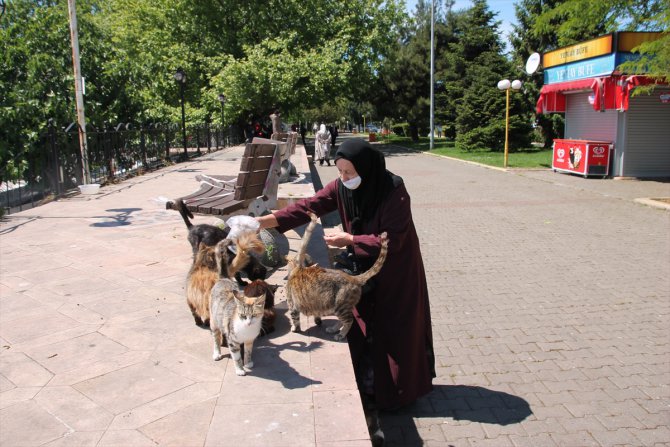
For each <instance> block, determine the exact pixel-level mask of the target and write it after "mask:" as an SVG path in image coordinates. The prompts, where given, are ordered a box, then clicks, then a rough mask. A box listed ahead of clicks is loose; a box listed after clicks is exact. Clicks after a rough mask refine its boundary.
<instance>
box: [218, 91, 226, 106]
mask: <svg viewBox="0 0 670 447" xmlns="http://www.w3.org/2000/svg"><path fill="white" fill-rule="evenodd" d="M219 101H220V102H221V104H225V103H226V95H224V94H223V93H220V94H219Z"/></svg>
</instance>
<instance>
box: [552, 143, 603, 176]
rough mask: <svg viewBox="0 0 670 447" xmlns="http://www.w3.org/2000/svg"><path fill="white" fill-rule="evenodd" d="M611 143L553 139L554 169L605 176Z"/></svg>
mask: <svg viewBox="0 0 670 447" xmlns="http://www.w3.org/2000/svg"><path fill="white" fill-rule="evenodd" d="M612 146H613V145H612V143H610V142H605V141H589V140H559V139H556V140H554V157H553V161H552V163H551V167H552V168H553V170H554V171H561V172H571V173H575V174H581V175H583V176H584V177H587V176H589V175H598V176H602V177H607V174H608V172H609V164H610V153H611V152H612Z"/></svg>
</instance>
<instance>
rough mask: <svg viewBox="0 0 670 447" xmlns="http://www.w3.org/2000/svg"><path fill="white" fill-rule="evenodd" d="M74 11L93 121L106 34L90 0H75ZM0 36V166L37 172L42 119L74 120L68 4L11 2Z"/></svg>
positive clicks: (1, 175)
mask: <svg viewBox="0 0 670 447" xmlns="http://www.w3.org/2000/svg"><path fill="white" fill-rule="evenodd" d="M77 10H78V16H79V37H80V47H81V56H82V73H83V74H84V76H85V77H86V81H87V82H86V87H87V89H86V104H87V115H88V117H89V118H91V119H92V120H93V121H95V120H96V119H98V118H99V116H98V115H97V112H98V110H99V109H98V108H97V107H96V106H97V105H98V104H103V102H104V101H103V95H101V91H100V89H99V88H98V86H99V85H105V81H104V79H103V78H104V76H103V75H102V74H100V73H99V70H98V67H99V66H104V64H105V61H106V55H107V54H108V51H107V50H108V47H107V46H106V44H105V42H106V41H107V39H106V38H105V36H104V34H103V33H102V32H101V30H100V29H99V28H98V27H97V26H96V23H95V19H94V16H95V14H97V13H98V10H97V9H96V8H95V6H94V3H93V2H92V1H89V0H81V1H79V2H78V7H77ZM0 41H2V42H3V45H2V48H1V49H0V51H1V53H0V54H1V57H2V60H3V64H2V65H1V66H0V67H1V68H0V74H1V75H0V166H2V167H3V168H2V169H3V170H4V168H5V167H7V166H14V167H16V166H23V167H24V168H26V169H27V168H31V170H33V171H36V170H37V167H38V166H39V165H40V164H43V163H45V158H46V154H39V153H35V150H34V145H35V144H36V143H37V142H38V140H39V138H40V134H41V133H42V132H44V131H45V129H46V126H47V121H49V120H52V122H54V123H55V124H56V125H59V126H63V127H65V126H67V125H68V123H71V122H75V121H76V111H75V101H74V80H73V79H74V77H73V73H72V50H71V43H70V31H69V22H68V12H67V3H66V2H59V1H43V2H34V1H30V0H15V1H13V2H12V5H11V8H8V9H7V11H6V12H5V14H4V15H3V16H2V21H0ZM5 178H6V174H5V172H4V171H0V180H2V179H5Z"/></svg>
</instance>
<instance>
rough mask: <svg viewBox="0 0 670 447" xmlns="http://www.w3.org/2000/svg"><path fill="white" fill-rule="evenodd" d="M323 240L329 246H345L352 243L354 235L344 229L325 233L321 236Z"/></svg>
mask: <svg viewBox="0 0 670 447" xmlns="http://www.w3.org/2000/svg"><path fill="white" fill-rule="evenodd" d="M323 240H324V241H326V244H328V245H330V246H331V247H339V248H342V247H346V246H347V245H353V244H354V236H352V235H351V234H349V233H345V232H344V231H339V232H337V233H331V234H327V235H325V236H324V237H323Z"/></svg>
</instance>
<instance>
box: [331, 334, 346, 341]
mask: <svg viewBox="0 0 670 447" xmlns="http://www.w3.org/2000/svg"><path fill="white" fill-rule="evenodd" d="M333 338H334V339H335V340H336V341H342V340H346V339H347V336H346V335H342V334H335V337H333Z"/></svg>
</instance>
